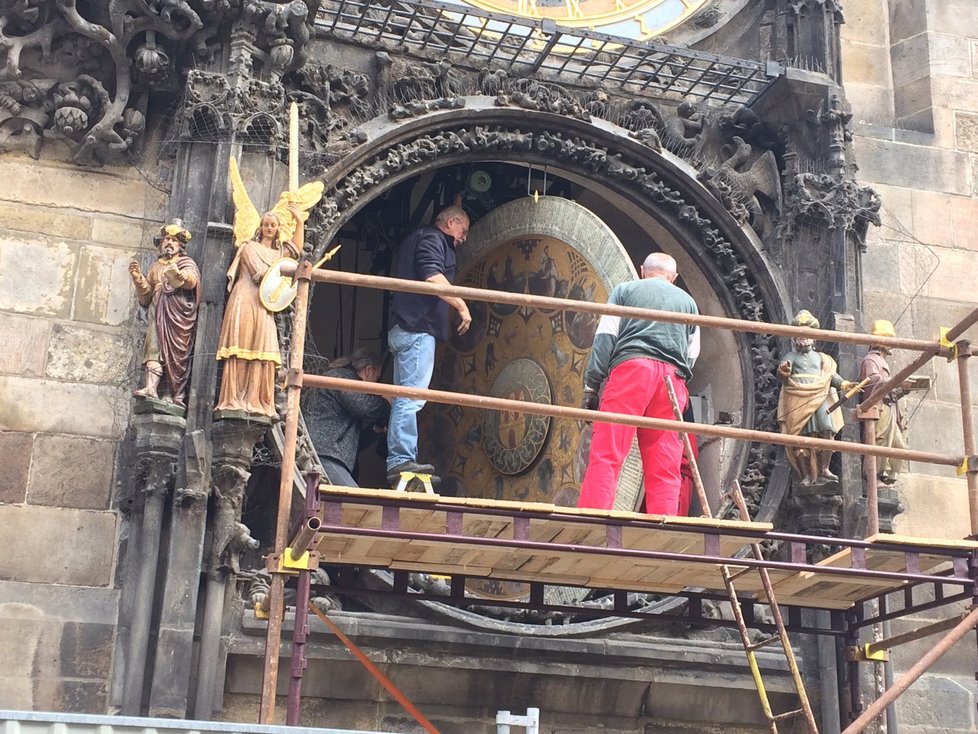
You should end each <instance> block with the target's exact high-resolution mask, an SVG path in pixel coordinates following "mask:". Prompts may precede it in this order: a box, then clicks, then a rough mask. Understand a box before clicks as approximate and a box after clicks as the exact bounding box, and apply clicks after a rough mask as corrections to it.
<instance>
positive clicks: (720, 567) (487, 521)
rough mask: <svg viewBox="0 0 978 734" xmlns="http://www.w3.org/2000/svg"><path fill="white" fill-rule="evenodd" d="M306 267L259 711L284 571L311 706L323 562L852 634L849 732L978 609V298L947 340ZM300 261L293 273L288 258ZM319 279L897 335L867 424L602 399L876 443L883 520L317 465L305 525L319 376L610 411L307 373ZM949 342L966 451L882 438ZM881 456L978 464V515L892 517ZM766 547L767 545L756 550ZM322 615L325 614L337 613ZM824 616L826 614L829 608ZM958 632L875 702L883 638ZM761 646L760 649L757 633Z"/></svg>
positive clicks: (456, 401)
mask: <svg viewBox="0 0 978 734" xmlns="http://www.w3.org/2000/svg"><path fill="white" fill-rule="evenodd" d="M283 271H285V268H283ZM294 271H295V272H294V277H295V278H296V280H297V282H298V296H297V298H296V303H295V314H294V327H293V331H292V333H293V338H294V343H293V348H292V352H291V354H290V368H289V370H288V374H287V377H286V387H287V391H288V413H287V416H286V421H285V441H284V449H283V456H282V474H281V477H282V479H281V485H280V491H279V504H278V517H277V524H276V537H275V549H274V553H273V554H272V555H271V556H270V557H269V563H268V569H269V571H271V572H272V584H271V591H270V595H269V622H268V631H267V636H266V644H265V660H264V676H263V682H262V697H261V708H260V719H259V721H260V723H268V722H270V721H272V717H273V715H274V710H275V691H276V687H277V679H278V665H279V656H280V652H281V637H282V621H283V618H284V613H285V608H284V584H285V579H286V577H287V576H288V575H289V574H298V593H297V602H296V617H297V619H296V624H295V632H294V634H293V640H292V661H291V674H290V676H291V677H290V683H289V697H288V710H287V716H286V720H287V722H288V723H289V724H298V718H299V704H300V697H301V688H302V671H303V670H304V668H305V660H304V658H303V645H304V643H305V637H306V634H307V632H308V629H307V625H306V624H305V623H304V622H303V623H300V622H299V619H298V618H299V617H300V615H303V614H304V610H306V608H307V607H308V606H309V585H310V576H311V571H312V570H314V569H315V568H316V566H317V564H318V563H320V562H324V563H329V564H330V565H339V566H358V567H362V568H375V569H386V570H388V571H390V572H392V575H393V584H392V586H391V589H390V590H389V591H377V590H373V591H368V590H357V592H356V593H364V594H367V593H392V594H400V595H408V594H410V598H411V599H412V600H426V601H438V602H443V603H448V604H454V605H458V606H466V605H469V604H480V603H484V599H483V598H478V597H473V596H471V595H470V593H469V591H468V590H467V588H466V582H467V581H468V580H469V579H473V578H480V579H486V578H489V579H499V580H507V581H516V582H522V583H524V584H526V585H527V586H528V587H529V595H528V597H527V598H526V599H523V600H518V599H517V600H506V601H503V600H500V601H498V602H496V601H494V602H493V603H494V604H497V605H499V606H510V607H513V608H523V609H533V610H539V611H561V612H568V613H573V614H575V615H581V616H587V615H592V616H611V617H633V618H642V617H654V618H656V619H682V620H683V621H684V622H686V623H691V624H696V623H702V624H706V625H720V626H724V625H725V626H733V625H735V624H736V625H741V627H742V629H743V628H745V627H749V628H752V629H758V630H761V631H771V632H776V633H778V634H776V635H775V636H774V637H772V638H770V640H769V641H775V640H777V639H779V635H781V636H782V637H783V635H782V633H783V631H789V632H803V633H808V634H815V635H824V636H829V637H832V638H836V639H841V640H842V641H843V643H844V645H845V646H846V652H847V657H846V660H847V667H848V680H849V696H850V702H849V709H848V710H849V717H850V719H849V723H848V726H847V727H846V728H844V730H843V734H856V732H862V731H864V730H865V729H866V727H867V726H869V724H870V723H871V722H872V721H873V720H874V719H875V718H876V717H878V716H879V715H880V714H881V713H882V712H883V711H884V710H885V709H886V707H887V706H888V705H890V704H891V703H892V702H893V701H894V700H895V699H896V698H897V697H898V696H899V695H900V694H901V693H902V692H903V691H905V690H906V689H907V688H908V687H909V686H910V685H911V684H912V683H913V682H914V681H915V680H916V679H917V678H919V677H920V676H921V675H922V674H923V673H924V672H926V671H927V670H928V669H929V668H930V666H931V665H933V663H934V662H935V661H936V660H937V659H938V658H940V657H941V656H942V655H943V654H944V653H945V652H947V651H948V650H949V649H950V647H951V646H953V645H954V644H955V643H956V642H957V641H959V640H960V639H961V638H962V637H963V636H964V635H965V634H967V633H968V631H970V630H971V629H973V628H974V627H975V626H976V625H978V607H976V605H978V454H976V447H975V435H974V423H973V414H972V407H971V384H970V374H969V371H968V360H969V358H970V356H971V354H972V351H971V345H970V343H969V342H968V340H966V339H961V337H962V335H963V334H964V332H965V331H966V330H967V329H968V328H969V327H971V326H972V325H974V324H975V323H978V309H976V310H974V311H972V312H971V313H970V314H969V315H968V316H967V317H966V318H965V319H963V320H962V321H961V322H960V323H959V324H957V325H956V326H954V327H953V328H950V329H947V330H945V331H943V332H942V336H941V339H940V340H939V341H928V340H919V339H905V338H899V337H880V336H871V335H868V334H860V333H851V332H841V331H830V330H818V329H811V328H807V327H794V326H784V325H780V324H770V323H765V322H755V321H746V320H741V319H731V318H724V317H717V316H705V315H688V314H678V313H674V312H666V311H655V310H648V309H637V308H629V307H623V306H615V305H608V304H595V303H591V302H587V301H575V300H570V299H563V298H551V297H544V296H533V295H529V294H519V293H507V292H501V291H493V290H488V289H476V288H466V287H460V286H446V285H438V284H433V283H427V282H417V281H405V280H399V279H395V278H385V277H379V276H370V275H363V274H353V273H339V272H332V271H327V270H320V269H314V268H313V267H312V264H311V263H309V262H302V263H300V264H299V265H298V267H297V268H294ZM286 274H287V275H292V274H293V273H292V272H291V271H289V272H287V273H286ZM314 281H315V282H319V283H330V284H334V285H337V284H338V285H352V286H358V287H371V288H380V289H385V290H390V291H403V292H409V293H420V294H426V295H434V296H445V295H451V296H456V297H460V298H463V299H466V300H475V301H484V302H489V303H499V304H508V305H518V306H527V307H540V308H548V309H563V310H568V311H578V312H586V313H592V314H608V315H613V316H621V317H633V318H643V319H654V320H657V321H663V322H671V323H684V324H695V325H698V326H700V327H708V328H717V329H726V330H732V331H738V332H748V333H755V334H765V335H780V336H789V337H807V338H812V339H817V340H821V341H828V342H837V343H846V344H852V345H863V346H873V345H882V346H885V347H889V348H891V349H905V350H914V351H916V352H919V353H920V355H919V357H918V358H916V359H915V360H913V361H912V362H911V363H910V364H909V365H908V366H907V367H906V368H904V369H903V370H900V371H899V372H898V373H897V374H895V375H894V376H893V377H892V378H891V379H890V380H889V381H888V382H887V383H885V384H884V385H882V386H880V387H879V388H878V389H877V390H876V391H875V392H874V393H873V394H872V395H871V396H869V397H868V398H867V399H865V400H863V401H862V403H861V404H860V405H859V407H858V408H857V409H856V411H855V416H856V418H857V419H858V420H859V421H860V423H861V424H862V426H863V433H862V438H863V440H862V442H847V441H835V440H830V439H820V438H813V437H804V436H792V435H785V434H781V433H772V432H766V431H758V430H751V429H744V428H735V427H732V426H722V425H707V424H699V423H684V422H682V421H681V420H663V419H656V418H644V417H639V418H636V417H634V416H629V415H621V414H614V413H603V412H602V413H601V414H600V416H601V417H600V420H601V421H603V422H609V423H620V424H627V425H633V426H636V427H639V428H652V429H659V430H669V431H677V432H680V433H683V434H686V435H688V434H695V435H699V436H718V437H722V438H733V439H739V440H746V441H750V442H764V443H770V444H777V445H782V446H791V447H804V448H809V449H817V450H828V451H840V452H845V453H850V454H857V455H863V456H865V457H866V461H865V465H864V480H865V482H866V497H867V515H868V535H867V537H866V538H864V539H851V538H837V537H832V538H826V537H822V536H810V535H801V534H795V533H784V532H779V531H777V530H776V529H775V528H774V527H773V526H772V525H771V524H770V523H764V522H752V521H750V520H749V518H746V517H745V513H746V507H745V506H744V507H742V508H741V519H738V520H723V519H715V518H712V517H671V516H659V515H648V514H641V513H632V512H621V511H602V510H587V509H576V508H567V507H558V506H554V505H549V504H542V503H527V502H508V501H498V500H489V499H482V498H454V497H441V496H438V495H434V494H426V493H418V494H412V493H407V492H393V491H390V490H376V489H359V488H349V487H335V486H328V485H320V482H319V477H318V476H315V475H313V476H310V477H309V478H308V481H307V484H306V499H305V507H304V510H303V516H302V525H301V527H300V530H299V532H298V533H297V534H294V535H293V536H292V537H289V518H290V511H291V502H292V488H293V482H292V479H293V473H294V470H295V452H296V443H297V433H298V420H299V418H298V412H299V411H298V407H299V394H300V391H301V389H302V388H303V387H313V388H330V389H340V390H354V391H359V392H366V393H371V394H375V395H381V396H385V397H406V398H415V399H423V400H427V401H432V402H438V403H446V404H452V405H459V406H464V407H471V408H478V409H488V410H504V411H513V412H517V413H531V414H537V415H545V416H550V417H554V418H568V419H573V420H580V421H591V420H594V419H595V413H594V412H593V411H588V410H583V409H578V408H571V407H566V406H558V405H546V404H539V403H533V402H524V401H519V400H507V399H502V398H495V397H489V396H482V395H470V394H462V393H454V392H446V391H440V390H428V389H425V390H422V389H414V388H406V387H400V386H396V385H386V384H382V383H367V382H363V381H359V380H344V379H339V378H329V377H322V376H315V375H305V374H303V371H302V364H303V353H304V348H305V344H304V341H305V333H306V319H307V310H308V303H309V289H310V286H311V283H312V282H314ZM935 356H944V357H947V358H948V359H951V360H954V361H956V363H957V367H958V374H959V389H960V393H961V408H962V421H963V439H964V454H963V455H945V454H938V453H931V452H923V451H915V450H909V449H894V448H888V447H883V446H877V445H876V444H875V431H874V428H875V421H876V420H878V418H879V414H878V408H877V407H876V404H877V403H878V402H879V400H880V399H882V398H883V397H884V396H885V395H886V394H887V393H889V392H890V391H891V390H892V389H894V388H895V387H897V386H899V385H900V384H902V383H903V381H904V380H905V379H906V378H907V377H908V376H909V375H910V374H911V373H913V372H914V371H915V370H917V369H919V368H920V367H921V366H922V365H923V364H925V363H926V362H927V361H928V360H930V359H932V358H934V357H935ZM878 457H889V458H894V459H905V460H910V461H919V462H927V463H931V464H936V465H943V466H950V467H955V468H956V469H957V470H958V472H959V473H960V474H964V475H965V476H966V481H967V486H968V505H969V517H970V522H971V525H970V527H971V535H970V536H969V538H968V539H962V540H938V539H929V538H911V537H903V536H897V535H891V534H880V533H879V513H878V508H877V476H876V467H875V460H876V458H878ZM763 542H777V543H780V544H782V545H783V547H784V548H785V549H786V555H787V558H788V559H789V560H774V559H770V558H765V557H764V556H763V555H762V554H761V553H760V552H759V551H758V546H759V545H760V544H761V543H763ZM826 543H828V544H831V545H833V546H836V547H837V548H839V549H840V550H839V551H838V552H836V553H834V554H833V555H831V556H829V557H828V558H825V559H824V560H821V561H818V562H815V561H813V560H812V555H811V553H810V551H811V550H812V549H813V547H814V546H817V545H824V544H826ZM751 549H753V550H754V551H755V552H751ZM745 551H746V552H745ZM751 571H756V572H757V573H756V575H755V574H751V573H750V572H751ZM412 573H428V574H438V575H440V576H443V577H445V578H446V579H447V585H448V594H447V596H446V595H439V594H433V593H431V592H430V591H425V590H420V591H419V590H417V589H411V588H409V578H410V575H411V574H412ZM733 579H736V580H737V588H736V590H734V589H733V585H732V581H733ZM548 586H581V587H589V588H601V589H608V590H611V595H612V598H613V604H611V605H610V606H608V607H606V608H596V607H594V606H587V605H583V604H582V605H578V604H574V603H561V604H557V603H554V602H552V601H551V600H550V599H548V597H547V595H546V593H545V591H546V588H547V587H548ZM629 592H653V593H659V594H668V595H672V596H676V597H682V598H684V599H685V600H686V602H687V604H686V613H685V614H683V615H682V616H681V617H679V616H671V615H669V614H658V613H650V612H647V611H643V610H641V609H632V608H630V607H629V606H628V604H627V595H628V593H629ZM775 592H776V593H777V598H775ZM728 594H729V595H730V596H729V597H728ZM728 598H729V599H730V600H731V606H732V607H733V608H734V609H736V610H737V611H738V612H739V614H738V615H737V618H736V619H735V620H723V619H720V620H717V619H714V618H709V619H707V617H706V616H705V615H704V603H705V602H707V601H712V600H718V599H728ZM958 602H967V603H968V604H969V610H968V611H967V612H965V613H963V614H960V615H958V616H956V617H951V618H949V619H946V620H942V621H940V622H937V623H934V624H930V625H925V626H922V627H920V628H918V629H917V630H914V631H912V632H908V633H904V634H901V635H897V636H895V637H892V638H889V639H884V640H878V641H876V642H874V643H871V644H869V645H861V644H860V641H859V635H860V631H861V630H863V629H865V628H868V627H872V626H873V625H877V624H880V623H883V622H886V621H889V620H892V619H897V618H900V617H904V616H907V615H912V614H915V613H918V612H923V611H927V610H933V609H936V608H940V607H944V606H947V605H950V604H954V603H958ZM755 603H759V604H767V605H768V606H770V607H771V608H772V610H773V611H775V612H777V614H776V615H775V617H776V624H771V623H769V622H764V621H761V620H758V619H755V618H754V614H753V605H754V604H755ZM738 607H739V609H738ZM806 609H808V610H823V611H825V612H827V615H816V621H814V622H812V621H811V620H809V619H805V620H804V623H803V618H802V613H803V611H804V610H806ZM314 611H315V610H314ZM782 613H783V615H784V621H783V623H782V622H781V616H782ZM317 614H319V613H318V612H317ZM319 616H320V617H323V615H321V614H319ZM808 616H812V615H808ZM818 619H823V621H822V622H819V621H818ZM824 619H827V622H825V621H824ZM942 632H944V633H946V634H945V636H944V637H943V638H941V639H940V640H939V641H937V642H936V643H935V644H934V645H933V647H932V648H931V649H930V650H929V651H928V652H927V653H926V654H925V655H924V656H923V657H922V658H921V659H920V660H919V661H918V662H917V663H916V664H915V665H914V666H913V667H912V668H911V669H910V670H908V671H907V672H906V673H905V674H904V676H903V677H902V678H901V679H900V680H898V681H897V682H896V683H895V684H894V685H893V686H891V687H890V688H889V689H888V690H887V691H886V692H885V693H883V695H881V696H880V697H879V698H877V700H876V701H875V702H873V703H872V704H871V705H870V706H868V707H867V708H866V709H865V710H862V699H861V693H860V675H859V664H860V663H861V662H867V661H873V660H877V661H878V660H880V659H881V657H880V656H881V654H885V651H886V650H888V649H890V648H892V647H894V646H896V645H899V644H903V643H905V642H909V641H911V640H917V639H920V638H922V637H926V636H930V635H936V634H940V633H942ZM782 642H784V640H783V639H782ZM344 644H346V642H344ZM351 644H352V643H351ZM764 644H767V642H765V643H764ZM349 646H350V645H348V647H349ZM354 647H355V646H354ZM352 651H353V648H351V652H352ZM745 651H746V652H747V653H748V659H750V649H749V645H748V644H747V641H746V638H745ZM785 652H786V653H787V654H788V655H789V656H790V647H788V646H787V645H785ZM354 654H356V653H354ZM758 688H759V693H761V694H763V690H762V688H761V686H760V684H759V685H758ZM389 690H390V689H389ZM398 693H399V692H398ZM395 697H397V696H396V695H395ZM398 700H401V699H400V698H399V699H398ZM408 704H409V702H408ZM762 705H763V695H762ZM766 713H767V712H766ZM792 713H797V712H792ZM809 713H810V712H809ZM767 718H768V722H769V724H770V726H771V729H770V730H771V731H772V732H776V731H777V726H776V723H777V719H779V718H783V717H782V716H773V717H772V716H768V717H767ZM422 719H423V717H421V718H419V721H421V720H422ZM809 719H810V716H809ZM424 723H425V724H427V726H425V729H426V731H431V729H428V728H427V727H428V726H430V724H428V723H427V721H426V720H424ZM812 727H814V721H811V724H810V728H809V731H813V730H814V729H813V728H812Z"/></svg>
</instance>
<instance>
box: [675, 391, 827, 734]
mask: <svg viewBox="0 0 978 734" xmlns="http://www.w3.org/2000/svg"><path fill="white" fill-rule="evenodd" d="M665 383H666V389H667V390H668V392H669V400H670V401H671V402H672V411H673V414H674V415H675V418H676V420H677V421H679V422H680V423H681V422H682V420H683V414H682V410H681V409H680V408H679V401H678V400H677V398H676V391H675V390H674V389H673V386H672V380H671V379H670V377H669V375H666V377H665ZM681 435H682V438H683V447H684V450H685V452H686V459H687V460H688V461H689V467H690V470H691V471H692V474H693V482H694V484H695V485H696V489H697V492H698V493H699V496H700V502H701V504H702V506H703V511H704V512H709V505H708V504H707V502H706V493H705V491H704V489H703V480H702V477H701V476H700V470H699V466H698V465H697V463H696V457H695V456H694V455H693V450H692V445H691V441H690V438H689V434H686V433H683V434H681ZM729 496H730V499H732V500H733V502H734V505H735V506H736V508H737V511H738V512H739V513H740V518H741V519H742V520H748V521H749V520H750V519H751V517H750V512H749V511H748V509H747V502H746V501H744V494H743V492H742V491H741V489H740V482H738V481H736V480H735V481H734V483H733V490H732V491H731V492H730V494H729ZM750 548H751V553H752V554H753V556H754V558H755V559H756V560H758V561H761V560H763V559H764V557H763V556H762V554H761V546H760V545H758V544H757V543H751V544H750ZM751 571H757V574H758V575H759V576H760V578H761V585H762V586H763V588H764V594H765V596H766V597H767V601H768V604H769V605H770V607H771V615H772V616H773V617H774V624H775V627H777V634H775V635H772V636H771V637H768V638H765V639H763V640H760V641H759V642H752V641H751V639H750V632H749V631H748V629H747V622H746V620H745V619H744V611H743V609H742V608H741V606H740V599H739V598H738V596H737V590H736V589H735V588H734V580H735V579H737V578H738V577H740V576H743V575H744V574H747V573H750V572H751ZM720 576H721V577H722V578H723V585H724V587H725V588H726V590H727V596H728V597H729V598H730V608H731V609H732V610H733V615H734V619H735V620H736V621H737V630H738V631H739V632H740V641H741V642H742V643H743V646H744V652H745V653H746V654H747V664H748V665H749V666H750V672H751V676H752V677H753V678H754V685H755V687H756V688H757V696H758V698H759V699H760V702H761V709H762V710H763V712H764V718H765V719H766V720H767V724H768V731H769V732H771V734H778V723H779V722H782V721H788V720H790V719H794V718H796V717H800V716H803V717H804V719H805V723H806V725H807V728H808V732H809V734H818V726H817V725H816V724H815V714H814V713H813V712H812V705H811V703H810V702H809V700H808V693H807V692H806V691H805V683H804V681H802V679H801V671H800V670H799V669H798V662H797V660H795V653H794V651H793V650H792V649H791V640H789V639H788V631H787V630H786V629H785V626H784V618H783V617H782V616H781V610H780V609H779V608H778V602H777V599H775V598H774V586H773V584H772V583H771V577H770V574H768V572H767V569H766V568H763V567H758V568H750V567H747V568H741V569H738V570H736V571H733V570H731V568H730V565H728V564H721V565H720ZM775 643H780V644H781V649H782V650H783V651H784V657H785V660H786V661H787V663H788V668H789V670H790V671H791V679H792V681H793V682H794V685H795V691H796V692H797V693H798V701H799V703H800V704H801V706H800V707H799V708H797V709H792V710H791V711H786V712H784V713H780V714H776V713H774V710H773V709H772V708H771V701H770V699H769V698H768V695H767V688H765V686H764V679H763V678H762V677H761V669H760V666H759V665H758V663H757V651H758V650H760V649H761V648H764V647H767V646H768V645H772V644H775Z"/></svg>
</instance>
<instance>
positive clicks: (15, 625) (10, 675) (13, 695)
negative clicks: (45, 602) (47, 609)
mask: <svg viewBox="0 0 978 734" xmlns="http://www.w3.org/2000/svg"><path fill="white" fill-rule="evenodd" d="M44 617H45V615H44V611H43V610H41V609H38V608H37V607H34V606H31V605H29V604H19V603H5V604H0V663H2V665H0V708H5V709H27V710H30V709H33V708H35V700H34V681H33V679H32V678H33V674H34V662H35V660H37V659H38V651H39V648H40V646H41V638H42V636H43V635H44V634H46V633H48V632H49V631H50V630H49V625H48V624H47V623H46V622H45V619H44Z"/></svg>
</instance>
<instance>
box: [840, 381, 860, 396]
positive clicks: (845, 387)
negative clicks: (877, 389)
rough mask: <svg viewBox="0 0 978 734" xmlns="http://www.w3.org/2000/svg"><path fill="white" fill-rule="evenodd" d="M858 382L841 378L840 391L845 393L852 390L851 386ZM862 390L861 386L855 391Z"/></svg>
mask: <svg viewBox="0 0 978 734" xmlns="http://www.w3.org/2000/svg"><path fill="white" fill-rule="evenodd" d="M858 384H859V383H858V382H850V381H849V380H843V381H842V392H845V393H847V392H849V391H850V390H852V388H854V387H856V386H857V385H858ZM862 391H863V389H862V388H859V390H857V392H862Z"/></svg>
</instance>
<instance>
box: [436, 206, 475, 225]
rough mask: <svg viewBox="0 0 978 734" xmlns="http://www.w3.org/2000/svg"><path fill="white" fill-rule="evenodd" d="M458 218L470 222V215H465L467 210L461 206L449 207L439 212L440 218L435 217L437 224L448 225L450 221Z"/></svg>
mask: <svg viewBox="0 0 978 734" xmlns="http://www.w3.org/2000/svg"><path fill="white" fill-rule="evenodd" d="M456 217H458V218H459V219H464V220H465V221H469V215H468V214H466V213H465V209H463V208H462V207H460V206H449V207H445V208H444V209H442V210H441V211H440V212H438V216H436V217H435V224H436V225H438V224H447V223H448V220H449V219H455V218H456Z"/></svg>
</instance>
